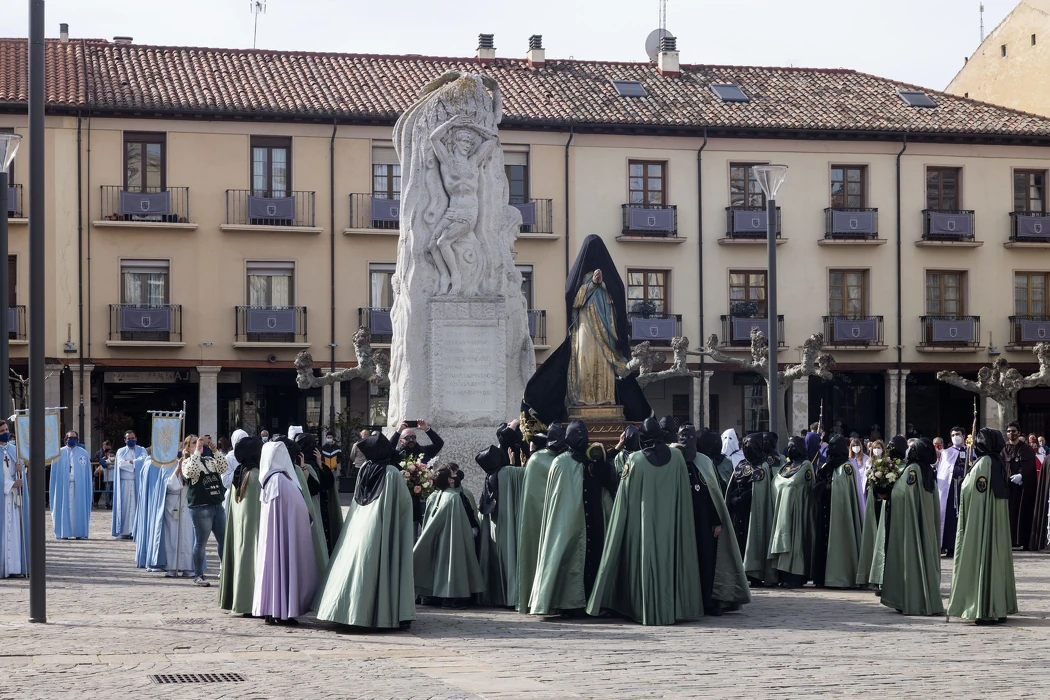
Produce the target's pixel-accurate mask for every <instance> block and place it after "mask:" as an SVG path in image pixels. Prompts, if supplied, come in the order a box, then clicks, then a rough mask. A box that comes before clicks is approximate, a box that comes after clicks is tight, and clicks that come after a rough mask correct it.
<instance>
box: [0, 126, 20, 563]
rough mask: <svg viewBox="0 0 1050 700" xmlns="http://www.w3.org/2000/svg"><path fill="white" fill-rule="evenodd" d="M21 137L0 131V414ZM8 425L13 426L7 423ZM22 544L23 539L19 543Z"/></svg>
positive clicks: (4, 410) (5, 404) (6, 411)
mask: <svg viewBox="0 0 1050 700" xmlns="http://www.w3.org/2000/svg"><path fill="white" fill-rule="evenodd" d="M20 143H22V137H21V136H18V135H16V134H0V417H3V418H6V417H7V416H8V415H10V413H11V399H10V393H11V391H10V389H11V381H10V374H11V372H10V370H9V369H8V368H9V367H10V364H11V363H10V357H9V347H8V338H9V337H10V332H11V328H10V327H9V326H10V323H9V321H8V319H9V318H10V316H8V311H7V310H8V308H9V307H10V306H11V300H10V299H8V298H7V285H8V279H7V216H8V210H10V209H11V203H10V202H8V189H7V188H8V187H10V183H9V182H8V178H7V170H8V168H10V167H11V163H12V162H13V161H14V159H15V153H17V152H18V146H19V144H20ZM11 427H12V428H13V427H14V426H11ZM22 545H23V546H25V543H24V542H23V543H22Z"/></svg>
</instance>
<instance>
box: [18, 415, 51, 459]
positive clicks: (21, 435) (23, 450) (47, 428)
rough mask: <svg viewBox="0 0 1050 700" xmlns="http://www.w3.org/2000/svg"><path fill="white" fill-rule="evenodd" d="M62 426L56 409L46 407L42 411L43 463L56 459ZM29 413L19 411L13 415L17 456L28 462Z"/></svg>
mask: <svg viewBox="0 0 1050 700" xmlns="http://www.w3.org/2000/svg"><path fill="white" fill-rule="evenodd" d="M61 431H62V427H61V425H60V424H59V422H58V409H55V408H48V409H45V411H44V464H51V463H52V462H54V461H55V460H56V459H58V451H59V449H60V448H61V447H62V442H61V440H60V439H59V438H60V433H61ZM29 439H30V435H29V414H28V413H19V414H18V415H16V416H15V445H16V446H17V448H18V458H19V459H20V460H22V461H23V462H26V463H27V464H28V463H29V448H30V445H29Z"/></svg>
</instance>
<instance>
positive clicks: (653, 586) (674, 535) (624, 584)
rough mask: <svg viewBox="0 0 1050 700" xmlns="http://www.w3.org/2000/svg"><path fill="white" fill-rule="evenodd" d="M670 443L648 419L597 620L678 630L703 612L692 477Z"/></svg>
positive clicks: (632, 463) (621, 501)
mask: <svg viewBox="0 0 1050 700" xmlns="http://www.w3.org/2000/svg"><path fill="white" fill-rule="evenodd" d="M665 439H666V438H665V436H664V432H663V430H661V429H660V425H659V423H657V422H656V420H654V419H652V418H649V419H646V421H645V422H644V423H643V424H642V450H641V452H635V453H634V454H632V455H631V456H630V458H629V459H628V460H627V465H626V466H625V467H624V471H623V474H621V475H620V485H619V487H618V488H617V490H616V500H615V501H614V503H613V509H612V516H611V517H610V521H609V527H608V532H607V533H606V538H605V546H604V548H603V550H602V559H601V565H600V566H599V568H598V576H597V578H596V579H595V582H594V590H593V591H592V592H591V597H590V600H589V601H588V603H587V612H588V613H590V614H591V615H600V614H601V613H602V612H603V611H605V610H611V611H613V612H616V613H619V614H620V615H623V616H625V617H627V618H629V619H631V620H634V621H636V622H640V623H641V624H643V625H673V624H675V623H676V622H678V621H680V620H695V619H698V618H700V617H702V616H703V614H704V605H703V600H702V593H701V585H700V564H699V562H698V561H697V543H696V533H695V530H694V521H693V504H692V499H691V496H690V493H691V492H692V488H691V487H690V485H689V472H688V470H687V468H686V465H685V459H684V458H683V456H682V453H681V452H680V451H679V450H672V449H671V448H670V447H668V445H667V443H666V442H665Z"/></svg>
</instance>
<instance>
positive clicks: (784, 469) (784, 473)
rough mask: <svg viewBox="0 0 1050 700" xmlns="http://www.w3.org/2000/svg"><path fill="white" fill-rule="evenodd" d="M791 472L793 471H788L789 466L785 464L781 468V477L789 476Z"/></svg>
mask: <svg viewBox="0 0 1050 700" xmlns="http://www.w3.org/2000/svg"><path fill="white" fill-rule="evenodd" d="M789 471H791V470H790V469H788V465H786V464H785V465H784V466H782V467H781V468H780V476H787V475H788V472H789Z"/></svg>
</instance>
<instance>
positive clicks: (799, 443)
mask: <svg viewBox="0 0 1050 700" xmlns="http://www.w3.org/2000/svg"><path fill="white" fill-rule="evenodd" d="M785 456H786V457H787V458H788V459H789V460H791V461H792V462H801V461H803V460H805V459H806V439H805V438H803V437H801V436H799V435H793V436H791V437H790V438H788V445H787V450H786V451H785Z"/></svg>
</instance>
